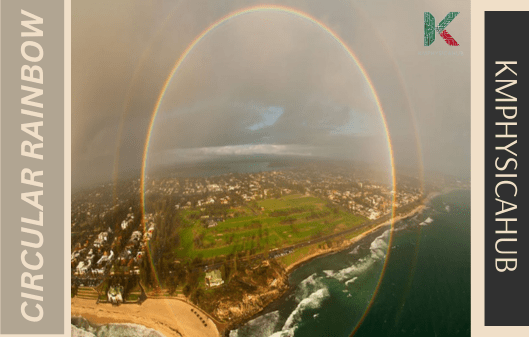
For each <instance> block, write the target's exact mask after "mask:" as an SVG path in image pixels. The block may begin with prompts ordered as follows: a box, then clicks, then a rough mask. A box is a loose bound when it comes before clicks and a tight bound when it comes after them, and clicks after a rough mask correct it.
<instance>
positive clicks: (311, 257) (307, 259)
mask: <svg viewBox="0 0 529 337" xmlns="http://www.w3.org/2000/svg"><path fill="white" fill-rule="evenodd" d="M448 192H449V191H446V192H445V191H443V192H432V193H429V194H428V195H427V196H426V197H425V198H424V200H423V201H422V202H421V204H419V205H417V206H416V207H415V208H413V209H412V210H411V211H409V212H407V213H405V214H402V215H399V216H396V217H395V218H394V219H389V220H386V221H384V222H382V223H381V224H378V225H376V226H375V227H373V228H370V229H368V230H366V231H365V232H362V233H360V234H358V235H357V236H355V237H353V238H351V239H349V240H347V242H345V243H344V241H342V244H340V245H339V246H337V247H332V248H327V249H319V250H318V251H316V252H314V253H312V254H309V255H307V256H305V257H303V258H301V259H299V260H297V261H296V262H294V263H292V264H290V265H288V266H287V267H285V274H286V277H287V278H289V277H290V275H291V274H292V273H293V272H294V271H295V270H296V269H298V268H300V267H302V266H303V265H304V264H306V263H309V262H310V261H312V260H314V259H316V258H319V257H324V256H327V255H331V254H335V253H338V252H341V251H344V250H346V249H349V248H351V246H353V245H355V244H357V243H358V242H360V241H361V240H363V239H365V238H366V237H367V236H369V235H371V234H373V233H374V232H376V231H378V230H380V229H382V228H384V227H388V226H391V225H392V223H395V224H396V223H397V222H399V221H402V220H405V219H407V218H410V217H412V216H414V215H416V214H419V213H421V212H422V211H423V210H424V209H425V208H426V207H427V206H426V205H427V204H428V203H429V202H430V201H431V200H432V199H433V198H435V197H437V196H439V195H441V194H445V193H448ZM291 289H292V288H291V287H290V286H289V287H288V288H287V289H285V291H283V292H282V293H280V294H279V295H278V296H277V297H276V298H275V299H274V300H272V301H271V302H270V303H269V304H268V305H266V306H265V307H263V308H262V309H261V310H259V311H258V312H256V313H255V314H253V315H252V316H251V317H249V318H247V319H244V320H242V321H241V322H238V323H236V324H234V325H233V326H228V329H227V330H225V332H224V336H229V332H230V331H232V330H236V329H238V328H239V327H240V326H243V325H244V324H246V323H248V322H249V321H251V320H253V319H255V318H257V317H259V316H260V315H261V314H262V313H263V311H265V310H266V308H267V307H268V306H269V305H270V304H272V303H273V302H275V301H277V300H278V299H280V298H281V297H283V296H284V295H285V294H287V293H288V292H289V291H290V290H291Z"/></svg>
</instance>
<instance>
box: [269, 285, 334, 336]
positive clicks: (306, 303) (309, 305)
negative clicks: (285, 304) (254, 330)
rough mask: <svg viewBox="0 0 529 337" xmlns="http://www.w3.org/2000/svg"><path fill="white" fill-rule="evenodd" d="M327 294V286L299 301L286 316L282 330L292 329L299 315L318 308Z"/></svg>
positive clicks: (328, 294)
mask: <svg viewBox="0 0 529 337" xmlns="http://www.w3.org/2000/svg"><path fill="white" fill-rule="evenodd" d="M329 296H330V293H329V290H328V289H327V288H322V289H319V290H317V291H315V292H313V293H312V294H310V296H309V297H307V298H305V299H303V300H302V301H301V302H299V304H298V306H297V307H296V309H294V311H292V313H291V314H290V316H288V318H287V320H286V322H285V325H284V326H283V329H282V331H289V330H292V329H294V328H295V327H296V324H297V323H299V321H300V320H301V317H302V315H303V313H304V312H305V311H307V310H310V309H317V308H319V307H320V306H321V304H322V302H323V301H324V300H325V299H326V298H328V297H329ZM279 336H281V335H279Z"/></svg>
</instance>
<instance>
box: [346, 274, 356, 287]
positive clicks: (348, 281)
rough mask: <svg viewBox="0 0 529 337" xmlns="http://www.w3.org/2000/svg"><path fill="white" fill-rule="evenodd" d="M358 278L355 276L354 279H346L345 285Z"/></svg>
mask: <svg viewBox="0 0 529 337" xmlns="http://www.w3.org/2000/svg"><path fill="white" fill-rule="evenodd" d="M356 279H358V276H355V277H353V278H352V279H350V280H347V281H345V285H349V284H350V283H354V281H356Z"/></svg>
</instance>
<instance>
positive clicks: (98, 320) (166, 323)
mask: <svg viewBox="0 0 529 337" xmlns="http://www.w3.org/2000/svg"><path fill="white" fill-rule="evenodd" d="M71 305H72V309H71V317H74V316H81V317H83V318H85V319H86V320H88V321H89V322H90V323H91V324H96V325H105V324H120V323H123V324H137V325H142V326H144V327H146V328H150V329H154V330H156V331H157V332H159V333H161V334H163V335H165V336H166V337H170V336H180V337H217V336H219V335H220V334H219V331H218V330H217V326H216V324H215V322H213V321H212V320H211V318H209V316H208V315H206V314H205V313H203V312H201V317H202V318H204V319H205V320H206V322H207V323H208V326H207V327H205V326H204V325H203V324H202V323H201V321H200V320H199V318H198V317H197V316H196V315H195V314H194V313H193V312H191V308H195V310H196V307H195V306H192V305H191V304H189V303H187V302H185V301H181V300H178V299H163V300H162V299H150V300H147V301H145V302H144V303H143V304H142V305H137V304H122V305H120V306H117V307H116V306H110V305H104V304H96V303H95V301H94V300H87V299H80V298H72V299H71ZM201 311H202V310H201ZM176 317H178V318H176Z"/></svg>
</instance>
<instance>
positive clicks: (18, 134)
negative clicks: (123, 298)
mask: <svg viewBox="0 0 529 337" xmlns="http://www.w3.org/2000/svg"><path fill="white" fill-rule="evenodd" d="M0 6H1V11H0V32H1V39H0V44H1V46H0V51H1V55H0V60H1V61H0V67H1V75H2V76H1V84H0V88H1V93H0V95H1V98H0V102H1V103H0V107H1V110H0V149H1V151H0V156H1V161H0V162H1V168H0V183H1V187H2V188H1V196H0V300H1V308H0V309H1V311H0V334H35V335H40V334H63V333H65V331H64V326H65V324H64V319H65V318H64V317H65V312H64V310H65V309H64V303H65V298H64V293H65V291H64V287H65V286H67V285H65V284H64V283H65V282H64V279H65V275H64V270H65V268H64V258H65V256H64V251H65V249H64V239H65V238H64V216H65V210H64V207H65V205H64V141H65V139H64V79H65V77H64V2H63V1H62V0H61V1H53V0H48V1H43V0H2V1H1V2H0Z"/></svg>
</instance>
